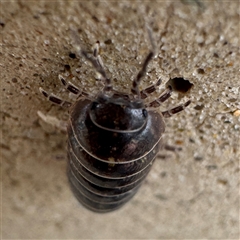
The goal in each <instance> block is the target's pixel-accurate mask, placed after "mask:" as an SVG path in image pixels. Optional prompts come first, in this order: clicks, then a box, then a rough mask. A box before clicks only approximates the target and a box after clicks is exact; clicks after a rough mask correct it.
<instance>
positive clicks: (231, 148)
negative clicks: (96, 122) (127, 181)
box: [0, 0, 240, 239]
mask: <svg viewBox="0 0 240 240" xmlns="http://www.w3.org/2000/svg"><path fill="white" fill-rule="evenodd" d="M0 9H1V18H0V28H1V52H0V72H1V82H0V83H1V89H0V90H1V133H2V137H1V149H0V151H1V173H2V175H1V180H2V195H1V203H2V205H1V206H2V209H1V217H2V224H1V226H2V229H1V234H2V236H1V237H2V239H133V238H134V239H140V238H141V239H203V238H214V239H239V238H240V236H239V159H240V147H239V146H240V140H239V136H240V116H239V115H240V114H239V110H240V94H239V92H240V90H239V85H240V82H239V29H240V28H239V27H240V26H239V22H240V21H239V9H240V6H239V1H237V0H232V1H200V0H199V1H172V2H171V1H70V0H69V1H24V0H23V1H1V5H0ZM146 23H148V24H149V25H151V26H152V28H153V35H154V39H155V41H156V45H157V54H156V57H155V59H154V60H153V61H152V62H151V64H150V65H149V67H148V72H147V76H146V77H145V78H144V80H143V81H142V82H141V89H143V88H144V87H147V86H149V85H150V84H152V83H154V82H156V81H157V79H158V78H160V77H161V78H162V80H163V84H162V85H161V87H160V88H159V91H158V93H156V94H155V95H153V98H154V97H156V96H157V95H159V94H160V93H161V92H162V91H163V90H164V88H165V84H166V83H167V81H168V80H169V79H170V78H175V77H182V78H184V79H187V80H189V81H190V82H191V83H192V84H194V86H193V87H192V88H191V89H190V91H188V92H187V93H184V94H183V93H180V92H177V91H175V92H174V94H173V95H172V97H171V99H170V100H168V101H167V102H166V103H165V104H163V106H162V107H161V108H160V109H161V110H163V109H168V108H171V107H174V106H176V105H178V104H179V103H183V102H185V101H187V100H188V99H189V98H190V99H192V104H191V105H190V106H189V107H188V108H187V109H186V110H185V111H184V112H181V113H179V114H177V115H175V116H174V117H172V118H169V119H167V120H166V133H165V134H164V141H165V142H166V143H167V144H169V145H174V146H177V147H181V148H182V151H178V152H175V153H174V152H171V151H163V152H162V153H161V155H164V156H165V158H159V159H157V160H156V162H155V163H154V166H153V168H152V170H151V172H150V174H149V176H148V177H147V180H146V181H145V183H144V185H143V186H142V187H141V189H140V190H139V192H138V193H137V194H136V196H135V197H134V198H133V199H132V200H131V201H130V202H129V203H128V204H126V205H125V206H124V207H123V208H121V209H120V210H117V211H115V212H112V213H108V214H97V213H93V212H90V211H89V210H87V209H85V208H83V207H82V206H81V205H80V204H79V203H78V202H77V200H76V199H75V198H74V196H73V194H72V193H71V191H70V188H69V185H68V181H67V177H66V163H67V159H66V141H67V136H66V134H65V133H64V132H63V131H61V130H60V128H59V126H60V127H61V126H62V123H63V121H65V120H67V119H68V111H67V110H66V109H62V108H60V107H58V106H55V105H53V104H51V103H50V102H48V101H47V100H46V99H45V98H44V97H43V96H42V94H40V92H39V90H38V88H39V87H42V88H44V89H46V90H47V91H49V92H53V93H55V94H57V95H58V96H60V97H62V98H63V99H67V100H69V99H70V100H71V99H72V100H74V99H73V98H72V95H69V94H68V92H67V91H65V90H63V87H62V85H61V83H60V82H59V80H58V74H59V73H61V74H63V75H66V73H69V72H71V74H72V75H71V76H70V77H71V78H72V82H73V83H74V84H75V85H77V86H78V87H79V88H81V89H83V90H84V91H87V92H91V93H96V92H97V91H98V90H99V89H100V87H101V83H100V82H99V81H97V80H96V73H95V71H94V69H93V68H92V67H91V65H90V64H89V63H87V62H86V60H85V59H83V58H72V57H73V55H70V56H71V57H70V56H69V53H76V52H75V48H74V46H73V45H72V39H71V35H70V29H71V28H73V29H77V30H78V33H79V36H80V39H81V41H82V42H83V44H84V46H85V47H86V48H87V49H88V50H89V51H91V50H92V47H93V45H94V43H95V42H96V41H97V40H98V41H100V46H101V56H102V58H103V61H104V64H105V68H106V71H107V75H108V76H109V77H111V79H112V80H113V84H114V88H115V89H118V90H121V91H126V92H129V91H130V87H131V82H132V80H133V78H134V77H135V76H136V74H137V72H138V70H139V69H140V66H141V63H142V61H143V59H144V58H145V56H146V55H147V53H148V51H149V48H150V44H149V40H148V36H147V32H146V27H145V24H146ZM38 111H40V115H41V114H42V115H41V116H46V117H47V118H48V121H47V122H45V121H43V119H42V118H40V117H39V115H38V114H37V112H38ZM49 122H50V123H52V124H49ZM56 125H58V127H56Z"/></svg>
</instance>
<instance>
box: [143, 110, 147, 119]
mask: <svg viewBox="0 0 240 240" xmlns="http://www.w3.org/2000/svg"><path fill="white" fill-rule="evenodd" d="M142 113H143V116H144V117H145V118H147V116H148V112H147V110H146V109H143V110H142Z"/></svg>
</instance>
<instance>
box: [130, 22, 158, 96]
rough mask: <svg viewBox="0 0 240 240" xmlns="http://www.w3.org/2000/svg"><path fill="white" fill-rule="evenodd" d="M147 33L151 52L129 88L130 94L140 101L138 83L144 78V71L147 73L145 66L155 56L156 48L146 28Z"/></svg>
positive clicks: (150, 31) (148, 28) (149, 31)
mask: <svg viewBox="0 0 240 240" xmlns="http://www.w3.org/2000/svg"><path fill="white" fill-rule="evenodd" d="M147 32H148V37H149V40H150V43H151V45H152V50H151V51H150V52H149V53H148V55H147V57H146V58H145V60H144V62H143V65H142V68H141V69H140V71H139V72H138V74H137V76H136V78H135V79H134V80H133V84H132V88H131V92H132V94H133V95H135V96H137V97H138V98H139V99H140V91H139V83H140V81H141V79H142V78H143V77H144V76H145V74H146V71H147V66H148V64H149V62H150V61H151V60H152V59H153V57H154V55H155V49H156V46H155V43H154V40H153V35H152V30H151V29H150V27H148V26H147Z"/></svg>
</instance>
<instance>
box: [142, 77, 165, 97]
mask: <svg viewBox="0 0 240 240" xmlns="http://www.w3.org/2000/svg"><path fill="white" fill-rule="evenodd" d="M161 83H162V79H161V78H159V79H158V81H157V82H156V83H155V84H152V85H151V86H149V87H147V88H145V89H144V90H142V91H141V92H140V97H141V99H145V98H147V97H148V96H149V94H150V93H153V92H155V91H156V90H157V87H158V86H159V85H160V84H161Z"/></svg>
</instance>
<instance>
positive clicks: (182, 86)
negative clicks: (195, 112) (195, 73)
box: [166, 77, 193, 93]
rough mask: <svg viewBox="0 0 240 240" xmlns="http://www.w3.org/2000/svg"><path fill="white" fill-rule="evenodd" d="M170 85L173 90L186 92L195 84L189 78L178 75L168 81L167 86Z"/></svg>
mask: <svg viewBox="0 0 240 240" xmlns="http://www.w3.org/2000/svg"><path fill="white" fill-rule="evenodd" d="M168 86H170V87H171V88H172V89H173V91H176V92H180V93H186V92H188V91H189V90H190V89H191V88H192V87H193V84H192V83H191V82H190V81H189V80H187V79H184V78H182V77H176V78H172V79H170V80H169V81H168V82H167V83H166V87H168Z"/></svg>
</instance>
